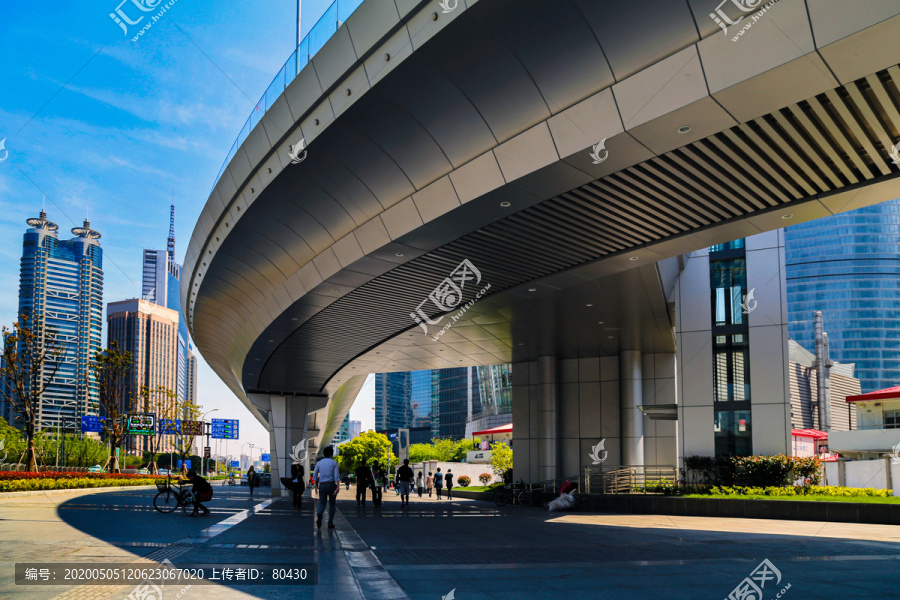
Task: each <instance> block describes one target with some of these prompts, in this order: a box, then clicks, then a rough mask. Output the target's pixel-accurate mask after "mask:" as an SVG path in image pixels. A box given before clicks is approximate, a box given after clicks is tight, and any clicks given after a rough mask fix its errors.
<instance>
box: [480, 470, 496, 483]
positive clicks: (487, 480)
mask: <svg viewBox="0 0 900 600" xmlns="http://www.w3.org/2000/svg"><path fill="white" fill-rule="evenodd" d="M493 479H494V476H493V475H492V474H490V473H482V474H481V475H479V476H478V481H480V482H481V485H488V484H489V483H490V482H491V481H493Z"/></svg>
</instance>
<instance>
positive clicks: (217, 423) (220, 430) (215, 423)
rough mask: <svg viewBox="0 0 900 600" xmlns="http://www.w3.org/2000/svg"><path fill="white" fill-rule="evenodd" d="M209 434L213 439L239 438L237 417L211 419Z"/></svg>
mask: <svg viewBox="0 0 900 600" xmlns="http://www.w3.org/2000/svg"><path fill="white" fill-rule="evenodd" d="M210 429H211V431H210V435H211V437H212V439H214V440H237V439H240V421H239V420H238V419H212V425H211V428H210Z"/></svg>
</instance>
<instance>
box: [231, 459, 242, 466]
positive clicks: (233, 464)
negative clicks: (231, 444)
mask: <svg viewBox="0 0 900 600" xmlns="http://www.w3.org/2000/svg"><path fill="white" fill-rule="evenodd" d="M231 466H232V467H240V466H241V463H240V462H239V461H236V460H233V461H231Z"/></svg>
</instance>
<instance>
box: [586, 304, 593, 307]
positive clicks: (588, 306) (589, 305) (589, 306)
mask: <svg viewBox="0 0 900 600" xmlns="http://www.w3.org/2000/svg"><path fill="white" fill-rule="evenodd" d="M585 306H588V307H590V306H593V304H585Z"/></svg>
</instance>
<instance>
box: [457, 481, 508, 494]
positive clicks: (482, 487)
mask: <svg viewBox="0 0 900 600" xmlns="http://www.w3.org/2000/svg"><path fill="white" fill-rule="evenodd" d="M502 487H503V484H502V483H495V484H492V485H487V486H485V485H470V486H469V487H457V486H455V485H454V486H453V489H454V490H457V491H459V490H465V491H467V492H493V491H494V490H498V489H501V488H502Z"/></svg>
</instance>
